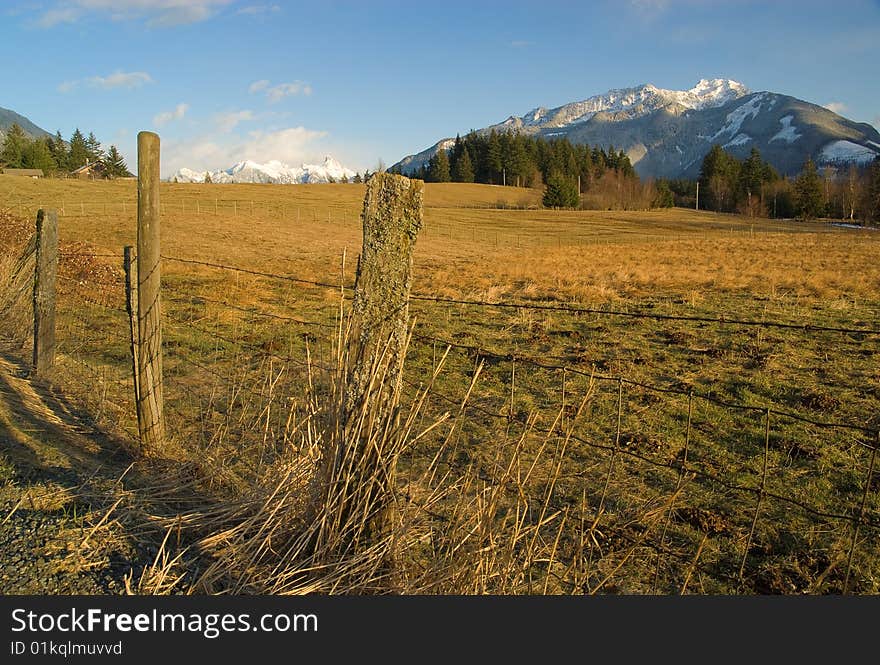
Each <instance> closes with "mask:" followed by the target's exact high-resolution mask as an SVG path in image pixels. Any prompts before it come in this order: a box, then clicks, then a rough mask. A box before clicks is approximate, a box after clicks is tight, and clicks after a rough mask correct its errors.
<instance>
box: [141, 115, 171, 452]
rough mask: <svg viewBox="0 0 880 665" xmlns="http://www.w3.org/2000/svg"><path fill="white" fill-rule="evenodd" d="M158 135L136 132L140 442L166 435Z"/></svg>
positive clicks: (148, 443) (152, 441) (151, 442)
mask: <svg viewBox="0 0 880 665" xmlns="http://www.w3.org/2000/svg"><path fill="white" fill-rule="evenodd" d="M159 210H160V208H159V137H158V136H157V135H156V134H154V133H153V132H139V133H138V233H137V247H138V249H137V312H138V349H137V351H138V357H137V365H138V371H137V373H136V374H137V379H136V381H137V386H138V395H137V408H138V426H139V430H140V438H141V445H142V446H143V447H144V448H154V447H156V446H157V445H159V444H161V443H162V441H164V439H165V418H164V414H163V407H164V402H163V398H162V395H163V390H162V327H161V319H160V315H161V302H160V288H161V263H160V245H159V219H160V215H159Z"/></svg>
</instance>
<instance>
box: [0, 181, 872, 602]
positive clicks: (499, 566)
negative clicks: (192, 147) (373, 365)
mask: <svg viewBox="0 0 880 665" xmlns="http://www.w3.org/2000/svg"><path fill="white" fill-rule="evenodd" d="M363 196H364V186H363V185H354V184H352V185H342V184H336V185H309V186H274V185H190V184H187V185H178V184H163V185H162V188H161V204H162V209H163V219H162V234H163V235H162V244H163V246H162V254H163V257H164V260H163V267H162V269H163V280H164V284H163V294H162V297H163V312H164V316H165V322H164V330H163V335H164V344H165V346H164V353H165V372H166V374H165V392H166V400H167V411H168V422H169V431H170V434H171V436H170V438H171V441H170V442H169V443H168V446H167V450H164V451H162V455H161V459H159V460H154V463H155V464H156V465H158V466H159V467H161V468H165V469H168V468H175V467H176V468H177V469H178V470H183V471H180V472H181V473H183V472H184V471H185V472H186V473H188V474H192V475H193V476H194V477H195V480H194V481H192V482H193V483H194V485H193V486H194V487H197V489H198V493H199V494H200V496H201V495H203V496H205V497H208V498H207V499H205V501H209V500H212V501H217V502H220V501H229V502H233V501H234V500H235V499H236V497H240V496H243V495H246V494H247V493H248V492H249V491H250V488H252V487H254V486H257V485H259V484H260V483H261V482H264V480H265V478H266V477H267V476H271V475H272V474H274V473H277V471H278V466H277V465H278V464H279V463H280V462H281V461H283V459H284V458H285V455H290V454H292V453H291V451H293V454H300V453H301V454H303V455H305V454H306V452H307V450H306V449H307V448H308V446H307V445H306V444H305V443H304V442H307V441H310V439H309V435H308V434H307V431H309V424H308V423H309V419H308V415H307V414H308V413H310V410H314V409H315V408H316V407H315V405H316V404H318V403H320V400H321V399H322V398H323V396H328V399H329V395H331V394H332V390H333V384H332V379H331V378H329V377H328V376H327V375H328V374H330V373H332V372H327V371H326V368H332V367H333V366H334V364H335V363H336V362H337V361H338V359H339V354H338V346H337V344H336V341H337V338H338V334H339V333H338V331H339V323H340V322H339V313H340V308H341V307H343V308H344V306H345V303H346V302H347V298H346V296H347V295H348V296H350V293H351V286H352V284H353V282H354V276H355V269H356V263H357V261H356V256H357V253H358V252H359V251H360V246H361V226H360V221H359V214H360V209H361V205H362V201H363ZM539 201H540V193H539V192H538V191H536V190H526V189H516V188H501V187H493V186H488V185H460V184H457V185H440V184H428V185H426V187H425V198H424V206H425V221H424V228H423V230H422V233H421V235H420V236H419V238H418V241H417V243H416V251H415V258H414V284H413V298H412V300H411V303H410V314H411V316H412V319H413V322H414V327H413V336H412V340H411V343H410V347H409V353H408V356H407V363H406V374H405V377H404V385H405V386H406V388H405V395H404V400H403V405H404V408H405V409H407V408H409V405H411V404H414V403H417V402H418V401H419V400H418V398H417V396H418V395H419V394H420V390H423V389H424V388H425V386H427V385H429V384H430V390H428V391H427V394H426V395H425V397H424V402H423V403H422V404H421V406H420V407H419V408H418V410H417V412H416V413H415V415H414V417H413V425H412V427H413V431H423V430H424V431H425V434H424V436H421V437H419V438H418V440H417V441H415V442H414V443H413V445H411V446H409V447H408V448H407V449H406V450H405V451H404V452H403V454H402V457H401V460H400V470H399V477H398V482H399V485H400V489H401V493H402V495H404V496H406V497H407V501H405V502H404V504H405V506H404V507H403V508H401V515H403V516H404V517H402V518H401V520H402V521H401V523H402V524H404V525H409V527H410V528H411V529H412V530H413V532H418V533H419V534H421V535H420V537H418V538H415V537H413V538H412V539H411V540H410V545H409V546H407V547H406V548H405V554H404V555H403V556H402V557H401V568H402V570H403V571H404V573H403V574H402V578H401V580H399V581H398V585H399V589H402V590H405V591H411V592H432V593H438V592H439V593H482V592H495V593H540V592H550V593H570V592H575V593H582V592H599V593H608V592H617V593H651V592H660V593H678V592H685V593H740V592H741V593H828V592H839V591H840V590H841V589H842V588H843V587H844V585H846V586H847V588H848V590H849V591H853V592H857V593H877V592H878V591H880V577H878V575H880V558H878V557H877V554H876V548H875V547H873V545H872V543H873V542H876V537H877V534H878V527H880V499H878V495H877V491H876V490H877V482H878V475H875V474H871V473H870V470H871V469H873V464H874V460H873V458H872V455H871V446H873V445H876V443H877V439H876V434H874V432H876V430H877V428H878V426H880V420H878V413H880V408H878V407H880V363H878V352H880V341H878V339H880V335H878V333H877V331H878V329H880V265H878V263H877V261H876V256H877V254H878V250H880V244H878V240H880V238H878V236H880V233H876V232H870V231H859V230H854V229H843V228H838V227H834V226H831V225H829V224H828V223H824V222H814V223H803V222H797V221H786V222H774V221H771V220H762V219H755V220H752V219H749V218H744V217H740V216H732V215H718V214H714V213H710V212H695V211H689V210H681V209H671V210H664V211H649V212H643V211H554V210H543V209H539V208H538V207H537V206H538V205H539ZM135 202H136V183H135V182H134V181H116V182H110V183H98V182H94V183H93V182H80V181H65V180H59V181H55V180H40V181H36V180H33V181H32V180H24V179H18V178H13V177H7V176H0V209H3V208H5V209H6V211H7V212H6V216H5V217H4V218H3V232H2V234H0V253H2V254H4V255H5V256H7V257H11V256H14V255H15V254H16V252H17V251H19V249H20V247H21V246H23V245H24V243H25V242H26V240H27V238H28V236H29V234H30V232H31V230H30V228H29V226H30V224H31V222H30V221H29V220H31V219H32V218H33V215H34V213H35V211H36V209H37V208H38V207H41V206H42V207H46V208H55V209H57V210H58V211H59V235H60V248H61V257H60V265H59V287H58V288H59V300H58V307H59V331H58V341H59V356H58V363H57V365H58V366H57V368H56V374H55V375H54V376H53V385H55V386H57V388H58V389H59V390H60V391H63V392H64V394H66V395H68V396H70V397H71V399H73V400H74V401H75V402H76V404H77V405H78V408H81V410H82V411H83V412H85V413H88V414H90V417H92V418H93V420H94V423H95V424H96V425H97V426H99V427H101V428H102V431H106V432H107V433H108V434H113V435H114V436H118V437H119V439H120V440H122V441H124V440H126V438H127V439H129V440H131V439H132V438H133V436H134V435H135V434H136V432H137V426H136V422H135V419H134V411H133V408H132V405H131V402H132V398H131V379H130V360H129V355H128V354H129V339H128V318H127V315H126V314H125V311H124V309H125V291H124V281H123V274H122V268H121V258H122V247H123V246H124V245H135V244H136V238H135V235H136V225H135ZM26 304H27V303H25V305H26ZM15 308H17V309H15ZM8 311H9V312H10V315H9V317H8V318H7V320H6V322H5V325H4V328H5V330H4V331H3V332H4V333H6V334H7V336H11V337H12V338H15V339H17V342H18V344H17V345H12V344H11V343H8V344H7V346H8V347H9V349H10V351H9V353H10V354H11V356H12V357H20V358H21V357H25V358H26V357H27V347H26V341H25V340H26V338H27V336H26V334H24V333H25V332H26V330H27V325H26V323H27V317H26V307H24V306H23V305H22V304H21V303H18V304H17V305H15V307H14V308H12V309H9V310H8ZM16 312H17V313H16ZM766 324H771V325H766ZM775 324H782V325H775ZM23 331H24V332H23ZM859 331H865V332H859ZM444 357H445V359H444ZM432 423H438V424H437V425H436V427H433V428H431V427H430V425H431V424H432ZM832 425H833V426H832ZM5 445H8V444H5ZM163 465H164V466H163ZM144 475H149V473H147V472H146V471H144ZM420 508H421V509H424V510H422V511H421V513H420V512H419V509H420ZM153 509H155V507H154V508H153ZM144 511H146V512H149V511H147V510H146V508H144ZM208 512H210V511H208ZM169 514H170V513H169ZM426 515H428V517H426ZM163 519H166V518H164V517H163V518H162V519H159V518H156V523H159V524H164V523H165V522H163V521H162V520H163ZM167 519H170V518H167ZM196 521H197V520H196ZM856 523H858V524H859V527H858V529H856V528H854V524H856ZM101 528H115V529H119V530H120V533H124V532H125V529H126V524H125V523H124V520H123V521H120V522H114V521H113V520H110V521H108V522H107V523H106V524H105V525H103V526H102V527H101ZM401 528H403V527H401ZM196 531H197V529H196ZM194 533H195V531H194ZM407 533H408V532H407ZM424 534H427V535H424ZM122 537H123V536H122V535H120V538H122ZM179 538H180V537H179V536H178V540H179ZM191 538H192V539H193V540H196V539H197V536H196V535H192V536H191ZM198 538H205V536H204V533H199V534H198ZM404 540H406V537H404ZM183 542H184V544H186V543H187V542H189V541H187V539H186V537H184V539H183ZM200 542H202V541H200ZM212 542H213V541H212ZM450 543H455V544H456V545H455V546H454V547H453V546H452V545H451V544H450ZM178 546H180V542H178ZM203 549H205V548H203ZM206 549H209V550H210V548H206ZM194 556H195V555H193V554H192V551H189V552H188V553H186V554H181V557H180V559H178V560H176V563H175V565H176V566H178V567H179V568H180V570H181V571H183V572H181V575H182V579H183V580H184V582H181V584H184V583H185V582H186V581H187V580H191V577H188V575H189V573H187V572H186V571H188V570H191V569H192V568H194V567H197V566H196V564H194V563H193V561H195V559H193V558H192V557H194ZM199 556H205V554H204V552H202V553H201V554H200V555H199ZM210 556H213V557H214V559H216V560H218V561H224V556H223V554H222V553H220V554H218V553H217V552H216V551H214V552H213V553H212V554H211V555H210ZM229 566H230V568H229V569H224V571H225V575H227V576H229V575H233V572H234V571H236V570H238V569H236V568H234V566H233V564H229ZM173 567H174V566H171V565H170V564H169V568H173ZM474 571H477V572H474ZM225 579H227V578H226V577H223V576H218V577H217V578H216V579H215V578H212V580H211V581H212V583H213V584H215V585H217V586H216V587H214V588H213V590H218V588H224V587H223V584H224V581H223V580H225ZM248 579H249V581H248V582H247V583H246V584H244V583H242V584H244V586H245V588H247V589H250V590H257V591H260V590H263V591H265V590H270V591H288V590H290V588H289V587H288V586H285V584H287V582H283V581H276V582H271V583H270V582H267V581H266V579H265V576H263V577H260V576H258V575H257V576H254V577H253V579H251V578H248ZM203 584H206V583H205V582H203ZM273 585H274V586H273ZM202 588H204V587H202Z"/></svg>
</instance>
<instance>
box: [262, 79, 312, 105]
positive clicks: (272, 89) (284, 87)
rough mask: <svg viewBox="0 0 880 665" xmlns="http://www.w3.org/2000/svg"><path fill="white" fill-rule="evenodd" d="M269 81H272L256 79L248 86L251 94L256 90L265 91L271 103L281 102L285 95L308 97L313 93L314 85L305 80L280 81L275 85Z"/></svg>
mask: <svg viewBox="0 0 880 665" xmlns="http://www.w3.org/2000/svg"><path fill="white" fill-rule="evenodd" d="M269 83H270V82H269V81H268V80H266V79H261V80H259V81H254V82H253V83H251V85H250V87H249V88H248V92H250V93H251V94H254V93H255V92H264V93H265V94H266V97H267V98H268V99H269V103H271V104H274V103H276V102H280V101H281V100H282V99H284V98H285V97H291V96H294V95H303V96H305V97H308V96H309V95H311V94H312V86H311V85H309V84H308V83H306V82H304V81H292V82H291V83H279V84H277V85H273V86H270V85H269Z"/></svg>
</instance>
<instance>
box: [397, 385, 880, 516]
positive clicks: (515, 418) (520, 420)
mask: <svg viewBox="0 0 880 665" xmlns="http://www.w3.org/2000/svg"><path fill="white" fill-rule="evenodd" d="M403 381H404V382H405V383H406V384H407V385H409V386H410V387H412V388H414V389H419V388H421V387H423V386H420V385H418V384H416V383H415V382H413V381H411V380H409V379H406V378H404V379H403ZM428 395H429V396H431V395H433V396H435V397H439V398H440V399H442V400H443V401H445V402H448V403H450V404H453V405H455V406H457V407H459V408H461V409H473V410H475V411H478V412H480V413H482V414H484V415H486V416H489V417H492V418H495V419H497V420H503V421H507V422H516V423H517V424H519V425H521V426H523V427H526V428H529V429H530V430H531V431H534V432H537V433H539V434H545V435H551V436H562V437H568V438H570V439H572V440H573V441H577V442H578V443H581V444H583V445H585V446H587V447H589V448H593V449H596V450H604V451H606V452H609V453H611V452H614V453H615V454H622V455H624V456H627V457H630V458H633V459H637V460H639V461H642V462H645V463H646V464H648V465H650V466H653V467H655V468H663V469H668V470H672V471H679V472H684V473H687V474H691V475H693V476H695V477H699V478H703V479H704V480H707V481H709V482H712V483H715V484H718V485H720V486H722V487H724V488H725V489H728V490H731V491H735V492H740V493H744V492H747V493H749V494H760V493H762V492H763V494H764V496H768V497H771V498H773V499H776V500H777V501H780V502H783V503H786V504H789V505H792V506H796V507H798V508H801V509H802V510H804V511H805V512H807V513H809V514H811V515H813V516H814V517H821V518H825V519H834V520H839V521H844V522H847V523H850V524H855V523H856V521H857V520H858V518H857V517H855V516H853V515H846V514H843V513H831V512H827V511H822V510H819V509H817V508H814V507H812V506H810V505H809V504H806V503H804V502H802V501H798V500H797V499H793V498H791V497H787V496H785V495H782V494H778V493H776V492H772V491H768V490H766V489H764V490H761V489H760V488H758V487H750V486H748V485H738V484H735V483H731V482H730V481H727V480H724V479H723V478H721V477H719V476H717V475H715V474H713V473H710V472H708V471H703V470H702V469H698V468H696V467H693V466H687V465H685V464H683V463H680V464H674V463H670V462H661V461H658V460H656V459H652V458H650V457H648V456H646V455H643V454H641V453H638V452H636V451H634V450H631V449H629V448H627V447H625V446H615V445H609V444H602V443H596V442H595V441H589V440H587V439H585V438H583V437H581V436H578V435H576V434H574V432H572V431H571V430H570V429H568V430H566V429H563V428H555V429H553V428H541V427H538V426H537V425H536V424H534V423H531V422H529V420H528V417H523V416H521V415H519V414H504V413H499V412H495V411H492V410H490V409H486V408H485V407H481V406H479V405H474V404H469V403H464V404H463V402H462V400H461V399H455V398H454V397H451V396H449V395H447V394H445V393H443V392H440V391H439V390H436V389H435V388H434V387H432V389H431V390H430V391H429V393H428ZM862 523H863V524H867V525H868V526H871V527H873V528H880V520H874V519H871V518H865V517H863V518H862Z"/></svg>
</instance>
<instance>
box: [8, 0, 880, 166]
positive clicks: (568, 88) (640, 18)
mask: <svg viewBox="0 0 880 665" xmlns="http://www.w3.org/2000/svg"><path fill="white" fill-rule="evenodd" d="M0 56H2V61H3V63H4V66H3V73H2V75H0V106H2V107H5V108H9V109H12V110H14V111H16V112H18V113H21V114H22V115H24V116H26V117H28V118H29V119H30V120H31V121H33V122H35V123H36V124H37V125H39V126H40V127H43V128H44V129H46V130H48V131H51V132H55V131H56V130H60V131H61V133H62V134H63V135H64V136H65V138H69V136H70V134H71V133H72V132H73V130H74V129H75V128H76V127H79V128H81V129H82V130H83V131H85V132H89V131H93V132H94V133H95V134H96V136H97V137H98V138H99V139H100V140H101V141H102V143H103V144H104V145H105V146H109V145H110V144H114V145H116V146H117V147H118V148H119V149H120V151H121V152H122V154H123V156H124V157H125V158H126V161H127V163H128V165H129V167H130V168H132V170H134V166H136V148H135V146H136V136H137V132H138V131H141V130H150V131H155V132H157V133H158V134H159V135H160V137H161V141H162V173H163V175H164V176H168V175H170V174H171V173H172V172H173V171H175V170H176V169H178V168H180V167H183V166H186V167H189V168H193V169H197V170H199V169H201V170H204V169H206V168H211V169H217V168H226V167H228V166H231V165H232V164H234V163H235V162H237V161H240V160H243V159H253V160H255V161H258V162H265V161H269V160H271V159H278V160H281V161H283V162H286V163H288V164H290V165H293V166H297V165H299V164H300V163H302V162H308V163H315V162H316V161H321V159H323V156H324V155H325V154H332V155H333V156H334V157H335V158H337V159H338V160H339V161H341V162H342V163H343V164H345V165H346V166H349V167H350V168H354V169H356V170H363V169H366V168H369V169H375V168H376V167H377V166H378V165H379V163H380V161H381V162H382V163H383V164H384V165H386V166H390V165H391V164H393V163H394V162H396V161H398V160H399V159H400V158H402V157H404V156H405V155H407V154H410V153H414V152H418V151H420V150H423V149H425V148H426V147H428V146H430V145H432V144H433V143H434V142H436V141H437V140H438V139H440V138H443V137H447V136H454V135H455V134H456V133H462V134H464V133H466V132H467V131H468V130H469V129H472V128H480V127H484V126H487V125H489V124H493V123H496V122H500V121H502V120H504V119H505V118H507V117H508V116H510V115H523V114H525V113H526V112H528V111H529V110H531V109H533V108H535V107H537V106H545V107H548V108H552V107H554V106H560V105H562V104H565V103H568V102H572V101H577V100H581V99H586V98H587V97H590V96H592V95H596V94H601V93H603V92H605V91H607V90H609V89H612V88H624V87H631V86H635V85H640V84H643V83H653V84H654V85H656V86H658V87H661V88H669V89H678V90H684V89H688V88H691V87H693V86H694V85H695V84H696V83H697V81H698V80H699V79H701V78H731V79H735V80H737V81H740V82H742V83H744V84H745V85H746V86H748V87H749V88H750V89H751V90H754V91H760V90H770V91H773V92H778V93H782V94H787V95H792V96H794V97H798V98H800V99H804V100H807V101H810V102H813V103H816V104H820V105H823V106H827V107H828V108H831V109H832V110H834V111H836V112H838V113H841V114H842V115H844V116H846V117H848V118H850V119H852V120H856V121H860V122H870V123H872V124H873V125H874V126H875V127H880V68H878V63H880V0H836V1H835V2H828V1H827V0H825V1H817V0H796V1H788V0H774V1H772V2H753V1H751V0H726V1H724V0H716V1H713V0H616V1H614V0H610V1H605V0H598V1H596V2H584V1H582V2H556V1H555V0H544V1H543V2H535V1H534V0H532V1H530V2H517V1H516V0H506V1H505V2H489V1H485V2H478V1H476V0H471V1H470V2H458V1H457V0H448V1H446V2H433V3H419V2H413V0H407V1H406V2H384V1H382V0H359V1H357V2H334V1H332V0H312V1H311V2H309V3H293V2H281V1H276V2H271V1H268V2H264V1H263V0H45V1H42V2H38V1H30V0H0ZM16 63H18V64H17V65H16Z"/></svg>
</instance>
